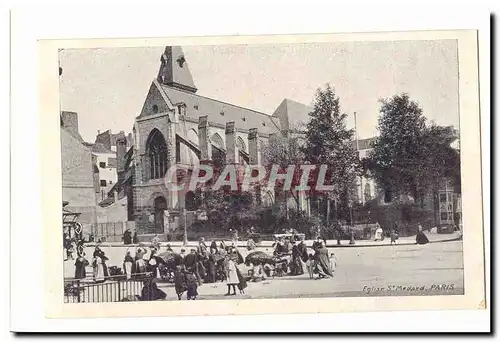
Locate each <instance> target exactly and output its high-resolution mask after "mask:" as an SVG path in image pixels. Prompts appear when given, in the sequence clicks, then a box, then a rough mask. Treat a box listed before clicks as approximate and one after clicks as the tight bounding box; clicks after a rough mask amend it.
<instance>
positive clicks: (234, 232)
mask: <svg viewBox="0 0 500 342" xmlns="http://www.w3.org/2000/svg"><path fill="white" fill-rule="evenodd" d="M231 231H232V243H233V246H234V247H236V246H237V245H238V239H239V237H238V230H237V229H234V230H231Z"/></svg>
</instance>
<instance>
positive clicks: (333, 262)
mask: <svg viewBox="0 0 500 342" xmlns="http://www.w3.org/2000/svg"><path fill="white" fill-rule="evenodd" d="M337 265H338V259H337V256H336V255H335V253H332V254H330V269H331V270H332V274H335V270H336V269H337Z"/></svg>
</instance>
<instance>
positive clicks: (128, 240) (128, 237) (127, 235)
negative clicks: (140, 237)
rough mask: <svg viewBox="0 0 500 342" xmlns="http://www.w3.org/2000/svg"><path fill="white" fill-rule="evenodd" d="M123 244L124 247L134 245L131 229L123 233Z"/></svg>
mask: <svg viewBox="0 0 500 342" xmlns="http://www.w3.org/2000/svg"><path fill="white" fill-rule="evenodd" d="M122 239H123V244H124V245H130V244H132V233H131V232H130V229H129V228H127V229H125V231H124V232H123V238H122Z"/></svg>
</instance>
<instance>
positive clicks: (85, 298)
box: [64, 273, 151, 303]
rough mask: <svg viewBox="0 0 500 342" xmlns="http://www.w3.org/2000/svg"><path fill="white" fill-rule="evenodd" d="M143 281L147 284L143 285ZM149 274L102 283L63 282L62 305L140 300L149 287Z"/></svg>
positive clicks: (89, 281) (85, 281) (109, 278)
mask: <svg viewBox="0 0 500 342" xmlns="http://www.w3.org/2000/svg"><path fill="white" fill-rule="evenodd" d="M145 280H148V282H147V283H146V284H145ZM149 280H151V277H150V273H140V274H135V275H133V276H132V278H130V279H128V280H127V279H126V278H125V276H123V275H121V276H110V277H107V278H105V279H104V280H103V281H100V282H95V281H93V280H92V279H88V278H87V279H81V280H80V279H75V280H68V281H65V282H64V303H104V302H108V303H109V302H121V301H137V300H141V294H142V289H143V287H144V286H150V285H149Z"/></svg>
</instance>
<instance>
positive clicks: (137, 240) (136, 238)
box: [132, 231, 139, 245]
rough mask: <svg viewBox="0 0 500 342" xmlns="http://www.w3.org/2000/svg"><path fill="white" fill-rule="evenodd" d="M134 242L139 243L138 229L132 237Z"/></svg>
mask: <svg viewBox="0 0 500 342" xmlns="http://www.w3.org/2000/svg"><path fill="white" fill-rule="evenodd" d="M132 243H133V244H134V245H137V244H138V243H139V237H138V236H137V231H134V236H133V237H132Z"/></svg>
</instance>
